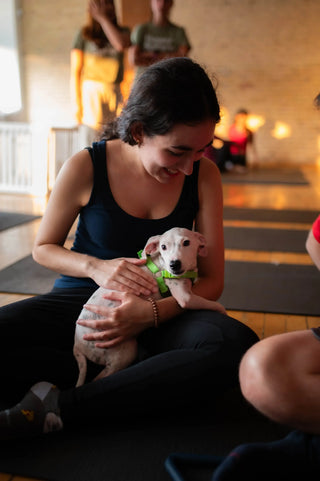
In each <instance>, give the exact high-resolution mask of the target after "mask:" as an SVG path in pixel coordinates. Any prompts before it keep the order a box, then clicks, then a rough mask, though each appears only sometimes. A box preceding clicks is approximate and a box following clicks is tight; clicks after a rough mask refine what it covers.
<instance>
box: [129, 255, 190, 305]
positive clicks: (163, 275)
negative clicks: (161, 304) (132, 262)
mask: <svg viewBox="0 0 320 481" xmlns="http://www.w3.org/2000/svg"><path fill="white" fill-rule="evenodd" d="M142 252H143V250H141V251H139V252H138V256H139V257H140V259H141V258H142ZM146 266H147V267H148V269H149V270H150V271H151V272H152V274H154V275H155V278H156V281H157V283H158V287H159V291H160V294H161V296H162V297H168V296H170V289H169V288H168V286H167V285H166V283H165V281H164V280H165V279H191V280H192V282H194V281H195V280H196V278H197V277H198V272H197V271H187V272H185V273H184V274H182V275H181V276H175V275H174V274H171V273H170V272H168V271H166V270H160V269H159V267H157V266H156V265H155V263H154V262H152V260H151V256H148V255H147V262H146Z"/></svg>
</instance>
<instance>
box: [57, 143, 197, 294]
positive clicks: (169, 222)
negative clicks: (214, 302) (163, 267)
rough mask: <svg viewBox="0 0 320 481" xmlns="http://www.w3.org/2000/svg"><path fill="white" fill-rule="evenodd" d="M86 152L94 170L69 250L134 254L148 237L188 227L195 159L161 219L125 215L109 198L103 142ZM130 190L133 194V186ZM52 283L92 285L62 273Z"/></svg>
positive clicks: (110, 255) (100, 255) (194, 189)
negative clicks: (177, 193) (91, 183)
mask: <svg viewBox="0 0 320 481" xmlns="http://www.w3.org/2000/svg"><path fill="white" fill-rule="evenodd" d="M88 151H89V153H90V155H91V158H92V162H93V169H94V181H93V189H92V193H91V197H90V200H89V202H88V204H87V205H86V206H84V207H83V208H82V209H81V211H80V215H79V221H78V226H77V230H76V235H75V240H74V244H73V247H72V250H74V251H76V252H80V253H83V254H88V255H90V256H94V257H98V258H100V259H114V258H117V257H137V252H138V251H139V250H141V249H143V248H144V246H145V244H146V242H147V240H148V239H149V237H151V236H154V235H159V234H163V233H164V232H165V231H166V230H168V229H171V228H172V227H185V228H187V229H192V226H193V222H194V219H195V217H196V214H197V211H198V208H199V201H198V173H199V162H195V164H194V167H193V172H192V174H191V175H190V176H186V178H185V181H184V185H183V189H182V192H181V196H180V198H179V200H178V203H177V205H176V207H175V208H174V210H173V211H172V212H171V214H169V215H168V216H167V217H163V218H161V219H140V218H138V217H133V216H132V215H129V214H127V213H126V212H125V211H124V210H122V209H121V208H120V207H119V206H118V204H117V203H116V202H115V200H114V198H113V195H112V193H111V189H110V185H109V180H108V174H107V166H106V141H101V142H95V143H93V144H92V147H90V148H88ZM137 188H138V187H137ZM132 191H133V193H134V189H133V190H132ZM133 195H134V194H133ZM54 286H55V287H63V288H65V287H87V286H96V284H95V282H94V281H93V280H92V279H89V278H76V277H71V276H65V275H62V276H61V277H59V278H58V279H57V280H56V281H55V284H54Z"/></svg>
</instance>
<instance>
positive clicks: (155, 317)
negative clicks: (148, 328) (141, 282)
mask: <svg viewBox="0 0 320 481" xmlns="http://www.w3.org/2000/svg"><path fill="white" fill-rule="evenodd" d="M147 300H148V301H149V302H151V304H152V310H153V322H154V327H158V326H159V317H160V316H159V308H158V304H157V303H156V301H155V300H154V299H153V297H148V299H147Z"/></svg>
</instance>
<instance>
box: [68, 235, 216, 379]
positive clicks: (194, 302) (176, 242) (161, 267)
mask: <svg viewBox="0 0 320 481" xmlns="http://www.w3.org/2000/svg"><path fill="white" fill-rule="evenodd" d="M198 255H199V256H206V255H207V248H206V241H205V238H204V237H203V235H201V234H199V233H198V232H193V231H190V230H188V229H184V228H179V227H174V228H173V229H170V230H168V231H167V232H165V233H164V234H163V235H158V236H154V237H151V238H150V239H149V240H148V242H147V244H146V246H145V248H144V249H143V251H142V254H141V257H142V258H144V259H147V264H146V265H143V266H142V267H141V268H142V269H149V270H150V271H151V272H152V274H153V275H154V276H155V277H156V279H157V282H158V284H159V293H158V295H154V296H153V297H154V298H155V299H159V298H161V295H163V294H164V293H165V291H166V290H167V289H169V292H168V293H169V294H171V295H172V296H173V297H174V298H175V299H176V301H177V302H178V304H179V305H180V306H181V307H182V308H185V309H210V310H215V311H220V312H222V313H225V309H224V307H223V306H222V305H221V304H219V303H218V302H215V301H210V300H208V299H205V298H203V297H200V296H197V295H196V294H194V293H193V292H192V289H191V287H192V282H193V280H195V278H196V277H197V256H198ZM106 291H107V290H106V289H104V288H102V287H99V288H98V289H97V290H96V291H95V292H94V293H93V295H92V296H91V297H90V299H89V300H88V304H98V305H105V306H107V307H111V308H112V307H116V306H117V305H119V302H117V301H112V300H110V299H105V298H104V295H105V294H106ZM160 291H161V292H160ZM99 318H100V316H99V315H98V314H95V313H93V312H90V311H88V310H87V309H85V308H83V309H82V311H81V313H80V316H79V319H99ZM92 331H93V329H92V328H89V327H84V326H81V325H80V324H77V327H76V332H75V342H74V350H73V352H74V356H75V358H76V359H77V362H78V365H79V378H78V381H77V386H81V385H82V384H84V382H85V378H86V373H87V359H89V360H90V361H92V362H94V363H96V364H100V365H101V366H104V367H103V369H102V371H101V372H100V374H99V375H98V376H97V377H96V379H100V378H102V377H105V376H109V375H110V374H112V373H114V372H116V371H119V370H120V369H123V368H125V367H127V366H129V365H130V364H131V363H132V362H133V361H134V359H135V358H136V355H137V343H136V340H135V339H130V340H128V341H125V342H123V343H121V344H119V345H117V346H114V347H111V348H108V349H101V348H98V347H96V346H95V341H86V340H84V339H83V336H84V335H85V334H88V333H91V332H92Z"/></svg>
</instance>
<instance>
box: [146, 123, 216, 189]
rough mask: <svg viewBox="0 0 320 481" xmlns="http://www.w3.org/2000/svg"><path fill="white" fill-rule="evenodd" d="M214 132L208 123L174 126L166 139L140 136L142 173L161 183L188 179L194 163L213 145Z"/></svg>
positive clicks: (159, 136)
mask: <svg viewBox="0 0 320 481" xmlns="http://www.w3.org/2000/svg"><path fill="white" fill-rule="evenodd" d="M214 128H215V122H214V121H213V120H212V119H207V120H204V121H202V122H201V123H199V124H197V125H193V126H190V125H185V124H177V125H175V126H174V127H173V129H171V130H170V132H168V133H167V134H165V135H156V136H154V137H147V136H145V135H142V139H141V140H142V143H141V145H140V148H139V155H140V159H141V161H142V164H143V166H144V168H145V170H146V171H147V172H148V173H149V174H150V175H151V176H152V177H154V178H156V179H157V180H158V181H159V182H161V183H168V182H170V181H172V180H173V179H176V178H177V177H179V176H182V175H183V176H184V175H191V174H192V170H193V164H194V162H196V161H197V160H199V159H201V157H202V155H203V152H204V149H205V148H206V147H207V146H208V145H210V144H211V143H212V139H213V133H214Z"/></svg>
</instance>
